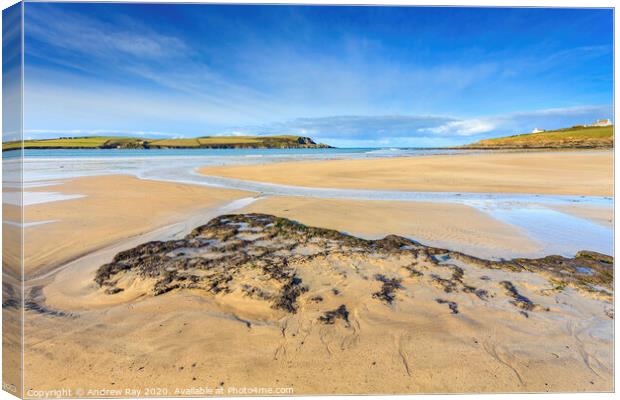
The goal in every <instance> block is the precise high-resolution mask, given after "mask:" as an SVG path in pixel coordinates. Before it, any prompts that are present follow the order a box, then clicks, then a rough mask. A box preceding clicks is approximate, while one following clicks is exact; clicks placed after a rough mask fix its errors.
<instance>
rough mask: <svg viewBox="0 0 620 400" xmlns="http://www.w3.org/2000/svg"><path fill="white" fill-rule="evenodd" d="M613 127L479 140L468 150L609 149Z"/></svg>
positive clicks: (611, 145)
mask: <svg viewBox="0 0 620 400" xmlns="http://www.w3.org/2000/svg"><path fill="white" fill-rule="evenodd" d="M613 128H614V127H613V126H603V127H583V126H580V127H573V128H566V129H557V130H554V131H545V132H539V133H525V134H522V135H514V136H506V137H501V138H496V139H485V140H480V141H478V142H476V143H472V144H469V145H466V146H465V147H468V148H532V149H535V148H611V147H613V142H614V129H613Z"/></svg>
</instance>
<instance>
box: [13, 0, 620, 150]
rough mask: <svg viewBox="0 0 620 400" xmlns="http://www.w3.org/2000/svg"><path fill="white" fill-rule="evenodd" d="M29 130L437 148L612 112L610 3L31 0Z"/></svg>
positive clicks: (31, 133)
mask: <svg viewBox="0 0 620 400" xmlns="http://www.w3.org/2000/svg"><path fill="white" fill-rule="evenodd" d="M24 37H25V100H24V102H25V120H24V124H25V127H24V129H25V133H24V137H25V138H45V137H58V136H77V135H109V134H122V135H130V136H146V137H194V136H213V135H273V134H293V135H302V136H310V137H312V138H314V139H315V140H317V141H320V142H323V143H328V144H330V145H333V146H338V147H398V146H402V147H407V146H413V147H429V146H431V147H432V146H448V145H459V144H464V143H470V142H473V141H476V140H479V139H481V138H487V137H494V136H503V135H509V134H515V133H523V132H529V131H531V130H532V129H534V128H542V129H553V128H559V127H567V126H572V125H575V124H584V123H591V122H593V121H594V120H596V119H602V118H612V112H613V75H612V71H613V14H612V11H611V10H610V9H544V8H537V9H525V8H522V9H514V8H495V9H492V8H449V7H445V8H422V7H339V6H338V7H337V6H328V7H325V6H249V5H243V6H234V5H228V6H225V5H188V4H171V5H163V4H111V3H102V4H86V3H82V4H79V3H73V4H70V3H66V4H57V3H56V4H52V3H49V4H46V3H26V6H25V33H24Z"/></svg>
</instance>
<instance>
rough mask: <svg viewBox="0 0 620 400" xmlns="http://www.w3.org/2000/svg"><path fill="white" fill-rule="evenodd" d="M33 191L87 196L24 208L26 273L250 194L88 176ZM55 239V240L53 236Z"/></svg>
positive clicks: (63, 261) (42, 269)
mask: <svg viewBox="0 0 620 400" xmlns="http://www.w3.org/2000/svg"><path fill="white" fill-rule="evenodd" d="M59 183H60V184H59V185H57V186H45V187H42V188H35V189H31V190H30V191H35V192H44V193H47V192H56V191H58V192H60V193H62V194H64V195H76V194H77V195H81V196H84V197H81V198H76V199H71V200H65V201H56V202H49V203H42V204H34V205H31V206H27V207H25V208H24V221H25V222H26V223H36V222H47V223H44V224H41V225H38V226H33V227H28V228H26V230H25V235H26V237H27V240H26V246H25V248H24V252H25V266H26V274H33V273H39V274H40V273H43V272H45V271H50V270H53V269H54V268H55V267H58V266H59V265H61V264H63V263H66V262H68V261H70V260H72V259H74V258H76V257H78V256H81V255H86V254H89V253H91V252H92V251H94V250H96V249H98V248H102V247H105V246H106V245H110V244H112V243H115V242H118V241H120V240H122V239H125V238H129V237H132V236H135V235H138V234H141V233H145V232H149V231H153V230H155V229H157V228H160V227H163V226H166V225H168V224H171V223H173V222H178V221H181V220H184V219H187V218H189V217H191V216H193V215H195V214H197V213H199V212H200V211H206V210H209V209H213V208H217V207H218V206H220V205H223V204H226V203H228V202H230V201H232V200H235V199H240V198H243V197H248V196H251V194H249V193H244V192H240V191H234V190H221V189H214V188H202V187H196V186H190V185H182V184H173V183H162V182H155V181H145V180H139V179H136V178H133V177H129V176H122V175H110V176H100V177H90V178H89V177H84V178H77V179H73V180H69V181H64V182H59ZM50 238H55V239H54V240H50Z"/></svg>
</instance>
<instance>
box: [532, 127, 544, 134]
mask: <svg viewBox="0 0 620 400" xmlns="http://www.w3.org/2000/svg"><path fill="white" fill-rule="evenodd" d="M544 131H545V130H544V129H538V128H534V129H532V133H540V132H544Z"/></svg>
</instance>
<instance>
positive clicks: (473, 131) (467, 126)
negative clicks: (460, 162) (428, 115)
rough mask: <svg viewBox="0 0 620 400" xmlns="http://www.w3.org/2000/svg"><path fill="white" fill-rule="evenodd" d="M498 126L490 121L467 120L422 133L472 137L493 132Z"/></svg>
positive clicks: (429, 129) (428, 129)
mask: <svg viewBox="0 0 620 400" xmlns="http://www.w3.org/2000/svg"><path fill="white" fill-rule="evenodd" d="M495 128H496V126H495V124H493V123H492V122H491V121H490V120H484V119H466V120H461V121H450V122H448V123H446V124H443V125H439V126H435V127H432V128H423V129H420V131H421V132H430V133H433V134H437V135H459V136H472V135H477V134H479V133H486V132H491V131H492V130H493V129H495Z"/></svg>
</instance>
